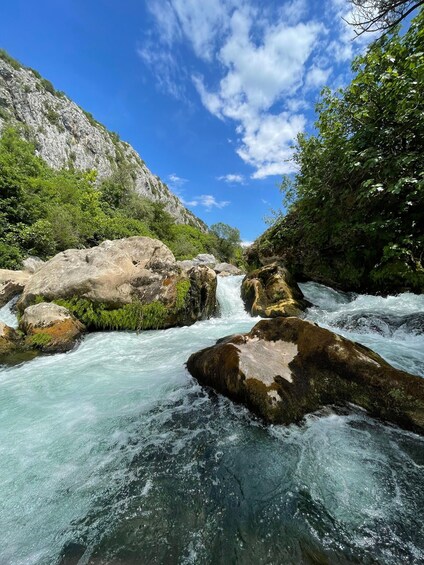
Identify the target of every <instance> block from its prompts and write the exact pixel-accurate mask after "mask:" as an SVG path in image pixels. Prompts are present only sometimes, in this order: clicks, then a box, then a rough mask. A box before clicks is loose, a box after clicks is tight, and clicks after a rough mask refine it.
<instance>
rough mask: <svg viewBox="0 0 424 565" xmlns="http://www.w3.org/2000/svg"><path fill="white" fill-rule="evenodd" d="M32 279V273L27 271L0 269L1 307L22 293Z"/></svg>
mask: <svg viewBox="0 0 424 565" xmlns="http://www.w3.org/2000/svg"><path fill="white" fill-rule="evenodd" d="M30 278H31V273H29V272H27V271H9V270H8V269H0V307H1V306H4V305H5V304H7V303H8V302H9V300H12V298H13V297H14V296H16V295H17V294H19V293H21V292H22V291H23V290H24V287H25V285H26V284H27V282H28V281H29V279H30Z"/></svg>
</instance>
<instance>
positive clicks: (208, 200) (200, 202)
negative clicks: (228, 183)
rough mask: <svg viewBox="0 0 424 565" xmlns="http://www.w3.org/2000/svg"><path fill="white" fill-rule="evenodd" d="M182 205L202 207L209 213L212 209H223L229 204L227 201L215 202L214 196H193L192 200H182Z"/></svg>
mask: <svg viewBox="0 0 424 565" xmlns="http://www.w3.org/2000/svg"><path fill="white" fill-rule="evenodd" d="M181 201H182V203H183V204H185V205H186V206H193V207H196V206H203V208H205V209H206V211H207V212H210V211H211V210H212V208H225V206H228V205H229V204H231V202H230V201H229V200H216V198H215V196H212V194H201V195H200V196H195V197H194V199H193V200H189V201H186V200H182V199H181Z"/></svg>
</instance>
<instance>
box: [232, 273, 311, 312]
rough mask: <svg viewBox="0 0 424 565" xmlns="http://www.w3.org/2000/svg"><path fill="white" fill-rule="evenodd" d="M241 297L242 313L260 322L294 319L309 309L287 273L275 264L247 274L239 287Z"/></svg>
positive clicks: (294, 282)
mask: <svg viewBox="0 0 424 565" xmlns="http://www.w3.org/2000/svg"><path fill="white" fill-rule="evenodd" d="M241 296H242V298H243V301H244V303H245V306H246V310H247V311H248V312H250V314H251V315H252V316H262V317H263V318H275V317H278V316H298V315H299V314H300V313H301V312H303V310H305V309H306V308H307V307H308V306H311V304H310V303H309V302H308V301H307V300H306V299H305V298H304V296H303V294H302V291H301V290H300V288H299V286H298V285H297V283H296V281H295V280H294V279H293V277H292V276H291V274H290V273H289V272H288V271H287V269H285V268H284V267H281V266H279V265H277V264H273V265H268V266H266V267H262V268H261V269H257V270H256V271H253V272H252V273H250V274H248V275H247V276H246V277H245V278H244V280H243V283H242V286H241Z"/></svg>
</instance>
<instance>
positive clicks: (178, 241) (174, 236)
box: [166, 224, 217, 260]
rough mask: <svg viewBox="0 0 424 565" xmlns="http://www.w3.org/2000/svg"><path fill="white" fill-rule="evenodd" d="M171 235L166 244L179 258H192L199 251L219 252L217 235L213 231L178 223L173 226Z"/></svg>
mask: <svg viewBox="0 0 424 565" xmlns="http://www.w3.org/2000/svg"><path fill="white" fill-rule="evenodd" d="M170 235H171V237H170V239H168V240H167V241H166V244H167V245H168V247H169V248H170V249H171V251H172V252H173V254H174V255H175V257H176V259H178V260H184V259H192V258H193V257H195V256H196V255H198V254H199V253H213V254H216V253H217V251H216V237H215V236H214V235H213V234H212V233H208V232H202V231H200V230H199V229H197V228H195V227H193V226H188V225H186V224H176V225H173V226H172V227H171V234H170Z"/></svg>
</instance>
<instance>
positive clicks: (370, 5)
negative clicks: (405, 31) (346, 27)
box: [348, 0, 424, 35]
mask: <svg viewBox="0 0 424 565" xmlns="http://www.w3.org/2000/svg"><path fill="white" fill-rule="evenodd" d="M350 3H351V4H352V6H353V8H354V13H353V16H352V19H351V20H350V21H349V22H348V23H349V24H350V25H352V26H354V27H355V28H356V29H355V33H356V35H362V34H363V33H365V32H368V31H369V32H379V31H380V32H387V31H388V30H390V29H392V28H393V27H395V26H397V25H398V24H399V23H400V22H401V21H402V20H404V19H405V18H406V17H407V16H409V14H412V12H414V10H416V9H417V8H419V7H420V6H423V5H424V0H350Z"/></svg>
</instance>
